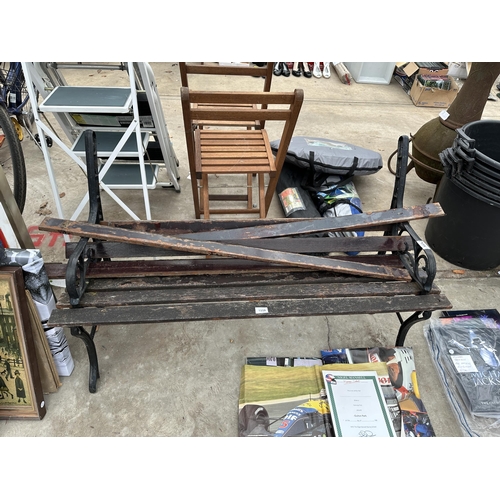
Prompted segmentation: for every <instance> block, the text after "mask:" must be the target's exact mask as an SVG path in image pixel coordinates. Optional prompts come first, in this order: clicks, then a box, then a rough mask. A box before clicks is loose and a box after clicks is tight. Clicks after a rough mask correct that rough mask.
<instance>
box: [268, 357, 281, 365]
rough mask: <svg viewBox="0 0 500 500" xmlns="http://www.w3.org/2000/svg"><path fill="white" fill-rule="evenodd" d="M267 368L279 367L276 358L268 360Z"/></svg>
mask: <svg viewBox="0 0 500 500" xmlns="http://www.w3.org/2000/svg"><path fill="white" fill-rule="evenodd" d="M266 366H278V361H277V360H276V358H266Z"/></svg>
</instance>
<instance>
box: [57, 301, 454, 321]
mask: <svg viewBox="0 0 500 500" xmlns="http://www.w3.org/2000/svg"><path fill="white" fill-rule="evenodd" d="M415 306H416V302H415V297H414V296H399V297H391V298H388V297H346V298H340V297H334V298H323V299H317V298H312V299H311V298H307V299H300V300H275V301H272V302H270V301H266V300H256V301H254V302H248V301H239V302H231V303H227V302H209V303H188V304H176V305H164V304H161V305H149V306H123V307H110V308H92V307H85V308H78V307H77V308H74V309H55V310H54V311H53V312H52V315H51V317H50V319H49V321H48V326H51V327H52V326H67V327H70V326H82V325H92V324H98V325H116V324H120V325H127V324H141V323H167V322H174V321H175V322H179V321H204V320H218V319H243V318H277V317H288V316H290V317H301V316H327V315H343V314H376V313H384V312H405V311H411V312H414V311H415ZM451 307H452V306H451V304H450V302H449V301H448V299H447V298H446V297H445V296H443V295H440V294H437V295H436V294H428V295H421V296H419V297H418V308H419V310H423V311H435V310H442V309H451ZM266 310H267V312H265V313H264V312H263V311H266Z"/></svg>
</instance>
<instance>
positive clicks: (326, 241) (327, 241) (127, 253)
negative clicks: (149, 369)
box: [65, 236, 412, 261]
mask: <svg viewBox="0 0 500 500" xmlns="http://www.w3.org/2000/svg"><path fill="white" fill-rule="evenodd" d="M411 241H412V240H411V238H410V237H409V236H364V237H359V238H358V237H346V238H316V237H310V238H309V237H304V238H273V239H256V240H229V241H228V242H227V243H231V244H233V245H246V246H251V247H257V248H267V249H268V250H279V251H282V252H285V251H287V250H290V249H291V250H292V251H293V252H294V253H328V252H380V251H385V252H393V251H404V249H405V246H406V245H408V246H410V245H411ZM75 246H76V243H73V242H69V243H66V246H65V250H66V257H69V256H70V255H71V254H72V253H73V249H74V248H75ZM88 248H91V249H92V251H93V252H94V253H95V256H96V257H98V258H113V257H114V258H125V257H131V258H132V257H167V256H181V255H186V254H185V252H179V251H176V250H167V249H162V248H153V247H144V246H140V245H130V244H128V243H117V242H111V241H103V242H99V243H92V242H89V243H88ZM365 257H366V256H365V255H359V256H358V259H359V260H362V261H364V258H365Z"/></svg>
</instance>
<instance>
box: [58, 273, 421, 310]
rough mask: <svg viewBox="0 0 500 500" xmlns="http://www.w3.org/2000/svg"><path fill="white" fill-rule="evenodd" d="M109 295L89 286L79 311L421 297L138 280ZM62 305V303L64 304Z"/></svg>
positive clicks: (401, 289) (407, 290) (316, 286)
mask: <svg viewBox="0 0 500 500" xmlns="http://www.w3.org/2000/svg"><path fill="white" fill-rule="evenodd" d="M112 286H113V288H112V289H111V290H109V291H107V290H100V291H99V293H95V290H94V289H93V288H92V286H89V288H88V289H87V291H86V293H85V295H84V296H83V297H82V299H81V300H80V304H79V306H80V307H99V308H101V307H117V306H126V305H130V306H132V305H154V304H177V303H183V302H184V303H188V302H196V303H202V302H220V301H224V302H226V303H228V304H229V303H230V302H233V301H241V300H244V301H252V302H254V301H256V300H258V301H263V300H268V301H274V300H276V298H279V300H280V301H282V300H287V299H304V298H316V299H323V298H333V297H380V296H383V297H387V300H390V299H391V297H394V296H396V295H397V296H403V295H413V296H415V295H420V292H421V289H420V287H419V286H418V285H417V284H416V283H414V282H410V283H402V282H390V283H388V282H379V283H374V282H372V283H335V284H334V285H332V284H331V283H300V282H297V283H295V284H294V285H293V286H290V283H283V284H269V283H260V284H254V285H238V286H230V285H228V286H217V285H216V284H214V285H213V286H201V287H199V286H184V287H165V288H153V289H152V288H150V287H149V284H148V282H147V280H144V279H143V280H140V279H139V280H136V287H135V288H134V289H133V290H132V289H129V290H120V289H117V287H116V286H115V285H114V284H113V285H112ZM61 302H62V301H61Z"/></svg>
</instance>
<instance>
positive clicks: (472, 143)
mask: <svg viewBox="0 0 500 500" xmlns="http://www.w3.org/2000/svg"><path fill="white" fill-rule="evenodd" d="M457 136H458V138H459V139H458V140H457V141H455V142H454V145H453V147H452V148H448V149H447V150H445V151H443V152H442V153H441V154H440V158H441V161H442V164H443V170H444V175H443V177H442V178H441V180H440V182H439V185H438V186H437V188H436V192H435V194H434V201H435V202H439V203H440V204H441V206H442V208H443V210H444V212H445V213H446V215H445V216H444V217H437V218H434V219H429V221H428V223H427V228H426V231H425V237H426V240H427V243H428V244H429V246H430V247H431V248H432V249H433V250H434V251H435V252H436V253H437V254H438V255H440V256H441V257H442V258H443V259H445V260H446V261H448V262H451V263H452V264H456V265H458V266H460V267H464V268H466V269H472V270H488V269H494V268H496V267H498V266H500V187H499V186H498V181H497V179H499V177H500V163H499V162H498V160H500V121H494V120H485V121H480V122H473V123H470V124H467V125H465V126H464V127H462V129H459V130H457ZM464 145H466V147H464ZM480 147H484V148H485V150H486V151H487V154H485V152H484V151H479V149H478V148H480ZM476 148H477V149H476ZM475 169H477V171H478V172H479V171H480V172H481V173H480V174H478V175H477V174H476V170H475ZM488 178H489V179H491V180H493V179H495V181H494V182H488Z"/></svg>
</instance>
